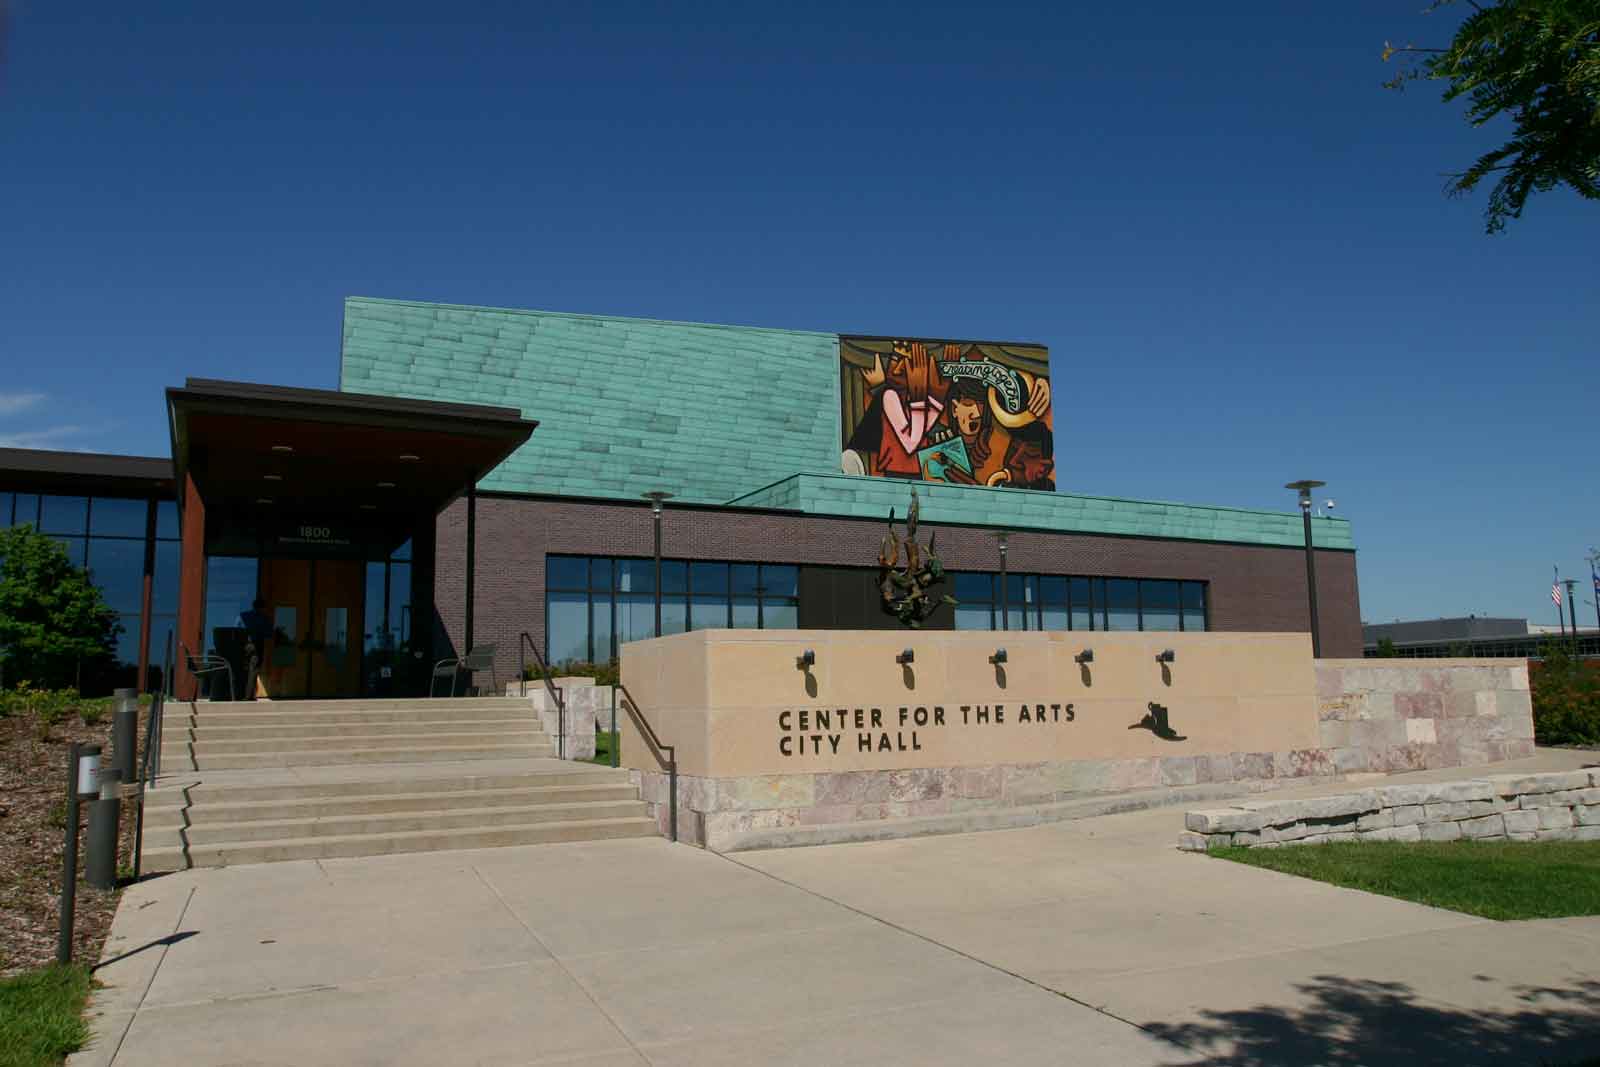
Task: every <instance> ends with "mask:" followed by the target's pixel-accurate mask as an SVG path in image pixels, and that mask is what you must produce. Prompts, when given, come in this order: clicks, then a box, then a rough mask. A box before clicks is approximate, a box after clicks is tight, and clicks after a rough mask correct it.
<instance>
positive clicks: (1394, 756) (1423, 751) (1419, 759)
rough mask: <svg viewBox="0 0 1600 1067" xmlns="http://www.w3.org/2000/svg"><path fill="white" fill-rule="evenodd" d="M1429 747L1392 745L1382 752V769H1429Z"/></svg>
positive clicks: (1394, 770) (1400, 770)
mask: <svg viewBox="0 0 1600 1067" xmlns="http://www.w3.org/2000/svg"><path fill="white" fill-rule="evenodd" d="M1427 748H1428V746H1426V745H1411V744H1406V745H1391V746H1390V747H1389V748H1387V749H1385V750H1384V752H1383V754H1382V760H1383V764H1382V769H1383V770H1386V771H1389V772H1390V773H1402V772H1405V771H1421V770H1427V769H1428V752H1427ZM1375 762H1376V761H1375Z"/></svg>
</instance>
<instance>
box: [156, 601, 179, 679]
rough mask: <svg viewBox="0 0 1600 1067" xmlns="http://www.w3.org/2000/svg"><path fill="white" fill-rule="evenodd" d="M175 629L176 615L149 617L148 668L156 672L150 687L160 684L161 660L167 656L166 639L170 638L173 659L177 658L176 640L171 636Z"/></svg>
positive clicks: (176, 623) (176, 626)
mask: <svg viewBox="0 0 1600 1067" xmlns="http://www.w3.org/2000/svg"><path fill="white" fill-rule="evenodd" d="M177 628H178V617H177V616H176V615H152V616H150V666H151V667H152V668H154V669H155V670H156V671H157V674H156V676H155V677H153V678H152V679H151V680H150V684H151V685H152V686H155V685H158V684H160V682H161V675H160V673H159V672H160V670H161V662H162V658H163V657H164V656H165V655H166V654H167V640H168V638H171V639H172V642H173V646H172V657H173V659H174V660H176V659H177V657H178V646H177V638H175V637H173V636H172V635H173V633H174V632H175V631H176V630H177Z"/></svg>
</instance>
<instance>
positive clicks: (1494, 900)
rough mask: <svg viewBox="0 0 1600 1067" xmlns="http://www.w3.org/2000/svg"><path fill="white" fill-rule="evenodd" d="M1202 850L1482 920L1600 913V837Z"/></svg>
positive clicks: (1238, 861)
mask: <svg viewBox="0 0 1600 1067" xmlns="http://www.w3.org/2000/svg"><path fill="white" fill-rule="evenodd" d="M1208 855H1211V856H1217V857H1220V858H1222V859H1226V860H1232V861H1234V862H1235V863H1246V864H1249V865H1251V866H1253V867H1265V868H1267V869H1269V870H1274V871H1283V872H1284V873H1285V874H1297V875H1299V876H1300V877H1302V878H1315V879H1316V880H1317V881H1319V882H1331V883H1333V884H1334V885H1341V886H1347V887H1349V888H1351V889H1363V890H1366V891H1367V892H1368V893H1381V894H1382V895H1384V896H1386V897H1399V898H1400V899H1401V900H1412V901H1416V902H1417V903H1419V904H1428V905H1431V906H1433V907H1436V908H1449V909H1450V910H1451V911H1463V912H1466V913H1467V914H1469V915H1481V916H1483V917H1484V918H1485V919H1555V918H1560V917H1563V916H1567V915H1600V841H1437V842H1431V841H1423V842H1415V843H1413V842H1400V841H1352V842H1348V843H1344V842H1340V843H1333V844H1325V845H1302V846H1290V847H1288V848H1224V849H1216V850H1213V851H1212V852H1210V853H1208Z"/></svg>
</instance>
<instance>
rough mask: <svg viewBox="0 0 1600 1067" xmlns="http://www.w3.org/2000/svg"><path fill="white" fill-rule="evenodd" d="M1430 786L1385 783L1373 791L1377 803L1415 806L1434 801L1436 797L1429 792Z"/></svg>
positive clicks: (1393, 806) (1389, 805)
mask: <svg viewBox="0 0 1600 1067" xmlns="http://www.w3.org/2000/svg"><path fill="white" fill-rule="evenodd" d="M1430 788H1431V787H1429V786H1425V785H1385V786H1379V787H1378V788H1377V789H1376V790H1375V792H1376V793H1377V794H1378V803H1380V804H1382V805H1383V806H1384V807H1386V808H1398V807H1402V806H1404V807H1415V806H1417V805H1419V804H1428V803H1432V802H1434V801H1436V799H1437V798H1436V797H1435V796H1434V795H1433V794H1432V793H1430V792H1429V790H1430Z"/></svg>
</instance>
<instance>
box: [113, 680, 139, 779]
mask: <svg viewBox="0 0 1600 1067" xmlns="http://www.w3.org/2000/svg"><path fill="white" fill-rule="evenodd" d="M138 748H139V691H138V690H137V689H118V690H117V691H116V693H115V704H114V705H113V711H112V716H111V769H112V770H114V771H116V772H117V773H118V774H120V775H122V780H123V781H124V782H131V781H133V778H134V769H135V768H136V767H138V766H139V760H138Z"/></svg>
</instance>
